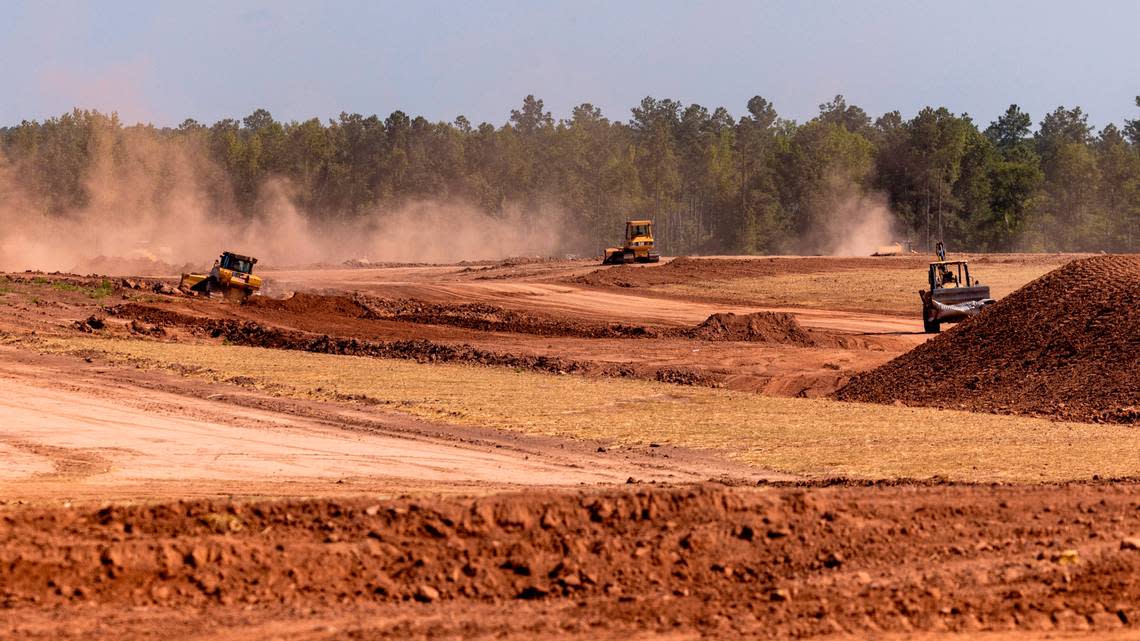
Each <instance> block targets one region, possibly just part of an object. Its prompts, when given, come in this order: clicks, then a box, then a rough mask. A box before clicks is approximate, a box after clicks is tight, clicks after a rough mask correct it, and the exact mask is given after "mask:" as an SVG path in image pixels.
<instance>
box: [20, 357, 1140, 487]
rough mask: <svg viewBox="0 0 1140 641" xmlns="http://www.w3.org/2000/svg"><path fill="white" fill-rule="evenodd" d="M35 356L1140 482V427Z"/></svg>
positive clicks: (451, 376) (998, 470)
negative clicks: (1130, 478) (1137, 478)
mask: <svg viewBox="0 0 1140 641" xmlns="http://www.w3.org/2000/svg"><path fill="white" fill-rule="evenodd" d="M38 346H39V347H41V348H47V349H49V350H51V351H58V352H81V351H84V350H95V351H97V352H101V353H103V354H106V355H108V356H109V357H111V358H112V359H117V360H120V361H126V362H132V363H136V364H143V365H144V366H152V367H162V368H169V369H174V370H176V371H180V372H182V373H186V372H188V371H189V372H192V373H191V374H190V375H194V376H202V377H207V378H210V379H214V380H226V379H230V378H233V377H245V378H246V379H248V380H252V381H254V384H255V385H257V386H258V387H260V388H262V389H265V390H268V391H270V392H272V393H275V394H279V395H284V396H297V397H318V398H335V397H336V395H338V394H362V395H365V396H368V397H370V398H372V399H377V400H382V401H386V402H389V403H391V407H392V408H393V409H396V410H398V411H400V412H406V413H408V414H412V415H415V416H420V417H424V418H429V419H439V420H443V421H447V422H453V423H462V424H471V425H481V426H487V427H495V428H499V429H505V430H516V431H520V432H528V433H538V434H545V435H552V436H562V437H572V438H591V439H606V440H610V441H612V442H614V443H616V444H618V445H638V444H648V443H650V442H658V443H671V444H675V445H679V446H686V447H693V448H712V449H718V450H722V451H724V452H726V453H728V455H729V456H731V457H733V458H736V459H739V460H742V461H745V462H749V463H752V464H755V465H758V466H761V467H764V468H768V469H772V470H778V471H783V472H788V473H793V474H800V475H804V476H807V477H828V476H837V475H841V476H850V477H861V478H895V477H915V478H926V477H931V476H943V477H946V478H950V479H955V480H963V481H1023V482H1025V481H1028V482H1033V481H1058V480H1067V479H1081V478H1086V479H1087V478H1089V477H1091V476H1092V475H1094V474H1100V475H1101V476H1105V477H1115V476H1126V475H1137V474H1140V457H1138V456H1137V455H1136V454H1135V452H1137V451H1140V431H1137V430H1130V429H1126V428H1122V427H1120V426H1115V427H1113V426H1101V425H1088V424H1076V423H1057V422H1050V421H1044V420H1035V419H1027V418H1019V417H1008V416H994V415H988V414H970V413H966V412H953V411H941V410H932V409H926V408H905V407H894V406H879V405H863V404H852V403H839V402H834V401H828V400H818V399H792V398H769V397H763V396H758V395H755V394H748V393H741V392H732V391H726V390H716V389H708V388H692V387H680V386H674V385H666V384H661V383H655V382H650V381H641V380H608V379H607V380H598V379H588V378H581V377H575V376H551V375H545V374H537V373H532V372H521V371H512V370H508V369H502V368H490V367H481V366H470V365H420V364H416V363H412V362H408V361H397V360H382V359H370V358H362V357H351V356H332V355H324V354H310V353H304V352H290V351H277V350H268V349H258V348H248V347H235V346H223V345H189V344H177V343H161V342H151V341H137V340H108V339H98V338H75V339H58V340H56V339H52V340H45V341H43V342H41V343H39V345H38Z"/></svg>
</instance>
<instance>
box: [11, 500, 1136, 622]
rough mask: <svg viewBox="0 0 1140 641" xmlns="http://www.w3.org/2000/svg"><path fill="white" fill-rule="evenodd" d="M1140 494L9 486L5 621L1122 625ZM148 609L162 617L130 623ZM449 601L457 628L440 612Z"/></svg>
mask: <svg viewBox="0 0 1140 641" xmlns="http://www.w3.org/2000/svg"><path fill="white" fill-rule="evenodd" d="M1136 499H1137V493H1136V488H1135V486H1127V485H1126V486H1123V487H1096V486H1091V487H1082V486H1059V487H1056V486H1054V487H1031V488H1024V487H1023V488H1016V487H1006V488H1001V487H987V488H978V487H945V486H943V487H937V486H933V487H913V486H912V487H888V486H882V487H859V488H844V487H837V488H825V489H814V490H811V489H808V490H805V489H799V488H789V489H772V490H751V491H749V490H745V489H742V488H736V489H733V488H724V487H717V486H696V487H678V488H649V487H639V488H631V489H629V490H620V489H618V490H605V491H596V490H587V491H582V492H578V493H554V492H531V493H527V494H509V495H500V496H491V497H483V498H439V499H432V498H419V499H417V498H404V499H398V500H374V499H369V498H358V499H318V500H294V501H274V502H270V501H262V502H254V503H241V502H232V501H224V500H214V501H210V500H192V501H180V502H177V503H167V504H141V505H131V506H112V507H104V508H101V509H100V508H94V507H92V508H80V507H59V506H42V507H24V508H18V509H17V508H13V507H10V506H9V507H5V508H4V509H3V511H2V512H0V542H2V545H0V608H3V609H4V610H5V616H4V617H3V618H0V636H9V635H5V634H4V633H5V632H7V633H9V634H10V638H29V636H31V635H28V634H27V632H26V630H24V631H23V634H21V633H20V632H21V630H20V629H19V628H21V627H22V626H21V622H26V621H27V620H28V619H31V618H34V617H35V616H37V615H39V613H42V612H48V613H51V616H52V617H53V619H54V621H55V622H56V626H57V627H59V628H63V627H65V626H70V628H69V629H72V630H74V631H75V632H76V634H75V635H74V636H73V635H64V634H59V633H58V631H56V630H52V629H51V628H50V627H49V628H48V629H47V630H46V631H45V634H42V635H35V636H38V638H52V639H59V638H83V639H90V638H106V637H107V635H106V634H99V633H97V632H96V630H95V628H96V627H97V623H96V620H97V617H99V616H100V613H102V616H103V617H108V616H110V617H111V618H109V619H104V621H103V622H104V623H105V624H106V625H109V626H110V627H108V628H106V629H107V630H110V629H113V630H115V634H114V637H115V638H118V639H134V638H163V639H169V638H186V637H184V636H181V635H172V633H173V632H174V631H175V630H176V629H177V628H179V627H181V628H182V632H183V634H185V633H186V632H189V631H191V629H192V630H193V632H194V633H195V637H194V638H243V639H252V638H258V639H263V638H289V639H306V640H307V639H333V638H349V639H354V638H355V639H378V638H384V639H388V638H399V639H409V638H415V639H440V638H480V639H486V638H508V639H522V638H527V639H533V638H553V637H555V636H557V635H558V633H563V632H566V631H570V630H576V629H579V628H578V627H576V626H575V625H574V623H575V622H585V627H586V628H594V629H595V630H599V631H600V630H605V629H607V628H609V629H613V628H615V627H621V626H630V627H636V628H638V629H641V630H652V631H653V632H654V633H656V634H657V635H659V636H655V637H654V638H690V637H689V636H687V635H686V636H683V637H681V636H674V635H670V636H668V637H666V636H664V635H665V633H667V632H673V633H674V634H675V633H676V632H678V631H684V630H695V631H701V632H703V633H704V635H705V638H718V639H732V638H803V637H810V636H817V635H826V634H836V633H849V634H855V635H856V636H855V637H853V638H868V636H874V635H876V634H880V633H883V632H895V633H914V632H915V631H930V632H934V631H947V630H950V631H957V632H961V633H970V632H977V631H980V630H992V631H1005V632H1010V631H1013V630H1041V631H1046V630H1047V631H1064V630H1069V631H1072V630H1084V631H1088V630H1090V629H1094V630H1101V631H1113V630H1119V629H1120V628H1122V627H1126V626H1129V627H1130V626H1135V625H1136V622H1137V621H1140V608H1138V606H1137V601H1136V598H1135V595H1136V594H1137V592H1136V589H1137V576H1140V574H1138V572H1140V551H1137V546H1138V545H1140V542H1137V541H1136V540H1134V539H1130V538H1128V537H1129V536H1131V534H1130V532H1131V531H1132V528H1133V527H1135V520H1136V505H1137V502H1136ZM1043 505H1044V507H1043ZM1094 515H1095V516H1094ZM417 602H418V603H417ZM394 607H399V608H400V610H399V611H395V610H393V609H392V608H394ZM382 608H389V609H387V610H384V609H382ZM540 608H541V609H540ZM145 612H151V613H155V612H161V613H163V616H161V617H157V618H156V617H154V616H151V617H149V618H147V617H142V618H141V619H137V620H139V621H141V623H140V624H139V625H141V626H142V629H135V630H134V631H133V634H126V635H125V636H124V635H123V634H122V633H129V632H131V630H129V629H126V628H127V626H125V625H124V622H126V621H130V620H131V617H140V616H141V614H140V613H145ZM314 612H336V613H343V614H342V616H344V617H345V618H347V619H348V620H347V621H344V625H347V626H349V630H345V632H346V633H345V634H339V635H336V636H334V635H332V634H329V633H321V634H312V633H309V634H307V635H302V634H300V633H298V634H296V635H293V634H279V633H271V632H272V631H271V630H263V631H262V633H261V634H260V635H259V636H253V635H252V634H251V635H244V634H237V632H238V631H236V630H233V629H229V628H227V627H225V624H224V623H218V621H226V620H231V621H233V620H235V619H236V620H238V621H243V622H245V625H249V624H250V622H254V621H258V620H262V621H264V620H267V619H277V618H280V619H282V620H285V619H288V618H290V617H292V618H294V619H296V618H298V617H300V618H302V619H303V618H304V617H307V616H313V613H314ZM367 612H372V613H374V614H373V616H372V617H371V622H370V623H365V621H367V620H368V619H366V618H365V617H363V616H360V615H361V614H362V613H367ZM494 612H507V613H510V615H511V616H510V617H508V619H507V620H504V619H503V618H502V617H499V618H495V617H494V616H493V614H494ZM306 613H308V614H306ZM401 613H402V614H403V615H405V616H404V620H403V621H400V620H399V618H397V617H395V616H393V615H397V614H401ZM522 613H529V615H530V616H529V617H528V616H527V615H526V614H523V615H522V616H521V619H520V616H519V615H520V614H522ZM489 614H490V615H492V616H491V617H490V618H487V617H488V615H489ZM346 615H347V616H346ZM385 615H387V616H385ZM448 615H451V616H457V617H459V618H458V619H455V622H456V624H457V626H458V627H452V626H448V625H441V619H442V620H444V621H446V620H450V619H449V616H448ZM536 615H538V616H536ZM314 618H316V617H314ZM512 618H513V619H515V620H514V621H511V620H510V619H512ZM84 621H85V622H86V625H87V626H88V628H87V629H86V630H82V629H76V625H77V624H78V623H80V622H84ZM178 622H181V624H180V625H179V623H178ZM338 625H340V623H338ZM363 625H369V626H371V627H370V629H365V630H362V632H366V633H362V634H360V635H356V634H350V633H347V632H349V631H350V630H351V629H352V626H363ZM25 626H26V624H25ZM594 626H597V627H594ZM311 628H312V624H310V626H309V629H311ZM580 631H581V632H583V633H586V632H588V629H581V630H580ZM206 633H210V634H206ZM199 635H202V636H199ZM573 638H575V639H578V638H582V639H585V638H617V637H616V636H609V635H605V636H575V637H573ZM638 638H643V637H638ZM994 638H998V637H994ZM1105 638H1107V637H1105Z"/></svg>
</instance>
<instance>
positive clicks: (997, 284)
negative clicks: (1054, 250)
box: [652, 260, 1065, 316]
mask: <svg viewBox="0 0 1140 641" xmlns="http://www.w3.org/2000/svg"><path fill="white" fill-rule="evenodd" d="M1064 262H1065V261H1064V260H1058V261H1057V262H1055V263H1053V262H1050V263H1040V264H1031V265H1024V264H986V263H980V264H975V265H971V271H970V275H971V276H972V277H974V278H977V279H979V280H981V281H982V283H983V284H985V285H989V286H990V293H991V294H992V295H993V297H994V298H1002V297H1004V296H1007V295H1008V294H1010V293H1011V292H1013V291H1014V290H1016V289H1018V288H1019V287H1021V286H1022V285H1024V284H1026V283H1028V282H1030V281H1032V280H1034V279H1036V278H1039V277H1040V276H1042V275H1044V274H1046V273H1048V272H1049V271H1052V270H1053V269H1055V268H1056V267H1058V266H1059V265H1061V264H1063V263H1064ZM926 288H927V284H926V273H925V272H923V271H916V270H904V269H856V270H844V271H835V272H827V273H787V274H775V275H772V276H761V277H751V278H733V279H727V280H712V281H707V282H686V283H671V284H663V285H656V286H653V287H652V289H653V290H654V291H657V292H660V293H663V294H672V295H680V296H695V297H702V298H703V297H710V298H725V299H731V300H734V301H737V302H740V303H746V304H752V305H760V306H769V307H778V306H784V305H790V306H796V307H807V308H810V309H843V310H853V311H865V312H880V313H892V314H908V315H912V316H917V315H918V313H919V311H918V310H920V309H921V303H919V300H918V290H920V289H926Z"/></svg>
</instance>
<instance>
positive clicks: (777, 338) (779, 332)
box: [688, 312, 816, 347]
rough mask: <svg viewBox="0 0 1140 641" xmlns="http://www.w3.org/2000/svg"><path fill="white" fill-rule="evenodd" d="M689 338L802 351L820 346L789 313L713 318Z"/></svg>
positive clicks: (728, 314) (694, 330) (722, 315)
mask: <svg viewBox="0 0 1140 641" xmlns="http://www.w3.org/2000/svg"><path fill="white" fill-rule="evenodd" d="M688 334H689V336H690V337H692V338H699V339H703V340H710V341H753V342H762V343H779V344H781V345H799V346H801V347H812V346H814V345H815V344H816V343H815V340H814V339H812V336H811V334H809V333H808V332H807V330H805V329H804V328H803V327H801V326H800V324H799V322H797V321H796V318H795V316H792V315H791V314H788V313H785V312H755V313H752V314H733V313H722V314H713V315H712V316H709V317H708V319H707V320H705V322H703V323H701V324H700V325H698V326H697V327H696V328H694V329H693V330H692V331H690V332H689V333H688Z"/></svg>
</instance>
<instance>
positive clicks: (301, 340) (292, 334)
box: [107, 301, 720, 387]
mask: <svg viewBox="0 0 1140 641" xmlns="http://www.w3.org/2000/svg"><path fill="white" fill-rule="evenodd" d="M282 304H283V305H284V304H288V302H287V301H285V302H284V303H282ZM107 313H109V314H112V315H115V316H118V317H121V318H129V319H133V320H137V321H141V322H145V323H151V324H153V325H154V326H156V327H157V328H158V329H162V328H164V327H182V328H187V329H190V330H191V331H193V332H196V333H199V334H202V335H206V336H209V337H211V338H221V339H225V340H226V341H227V342H229V343H231V344H234V345H244V346H248V347H265V348H270V349H288V350H297V351H304V352H316V353H321V354H340V355H346V356H368V357H374V358H399V359H406V360H414V361H416V362H419V363H450V362H459V363H474V364H480V365H491V366H497V367H512V368H519V369H527V370H533V371H539V372H546V373H550V374H585V375H592V376H604V377H615V378H647V377H648V378H653V379H655V380H658V381H662V382H667V383H674V384H678V385H701V386H708V387H719V386H720V381H719V379H718V378H716V377H714V376H710V375H707V374H704V373H701V372H699V371H696V370H691V369H687V368H674V367H667V368H657V369H645V368H639V367H635V366H634V365H632V364H625V363H606V362H595V361H576V360H570V359H565V358H560V357H557V356H540V355H533V354H510V353H500V352H492V351H489V350H484V349H479V348H477V347H473V346H471V345H467V344H462V345H447V344H442V343H436V342H432V341H429V340H423V339H416V340H392V341H370V340H361V339H357V338H344V337H337V336H329V335H327V334H315V333H311V332H302V331H295V330H287V329H280V328H276V327H269V326H266V325H263V324H261V323H257V322H254V321H241V320H237V319H232V318H224V319H219V318H207V317H202V316H191V315H188V314H182V313H179V312H175V311H170V310H166V309H161V308H158V307H153V306H150V305H142V304H138V303H124V304H122V305H116V306H114V307H109V308H107Z"/></svg>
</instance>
